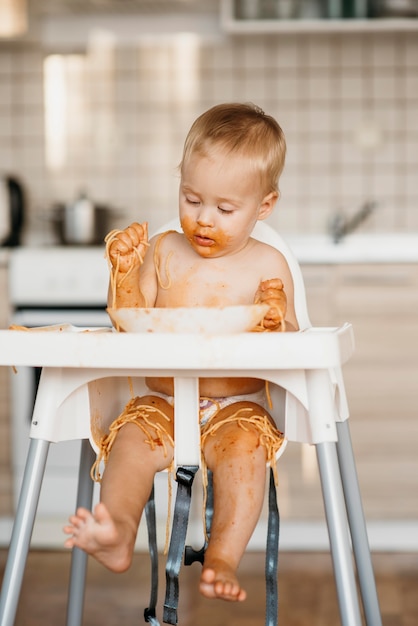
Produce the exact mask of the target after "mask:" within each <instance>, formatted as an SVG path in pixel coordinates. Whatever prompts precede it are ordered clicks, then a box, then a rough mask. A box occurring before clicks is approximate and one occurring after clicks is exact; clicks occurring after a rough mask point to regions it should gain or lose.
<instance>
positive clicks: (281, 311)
mask: <svg viewBox="0 0 418 626" xmlns="http://www.w3.org/2000/svg"><path fill="white" fill-rule="evenodd" d="M254 303H255V304H259V303H264V304H269V305H270V309H269V310H268V311H267V313H266V315H265V316H264V319H263V322H262V324H263V327H264V328H265V329H267V330H278V329H279V328H280V330H282V331H284V330H286V323H285V317H286V310H287V298H286V294H285V292H284V289H283V283H282V281H281V280H280V278H271V279H269V280H262V281H261V282H260V284H259V286H258V289H257V291H256V294H255V298H254Z"/></svg>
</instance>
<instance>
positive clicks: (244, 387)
mask: <svg viewBox="0 0 418 626" xmlns="http://www.w3.org/2000/svg"><path fill="white" fill-rule="evenodd" d="M146 382H147V385H148V387H149V389H151V390H152V391H158V392H160V393H165V394H166V395H168V396H173V395H174V383H173V379H172V378H147V379H146ZM264 384H265V383H264V380H260V379H258V378H200V379H199V390H200V395H201V396H204V397H205V398H225V397H227V396H237V395H242V394H245V393H255V392H256V391H259V390H260V389H262V388H263V387H264Z"/></svg>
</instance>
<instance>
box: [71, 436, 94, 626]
mask: <svg viewBox="0 0 418 626" xmlns="http://www.w3.org/2000/svg"><path fill="white" fill-rule="evenodd" d="M94 461H95V452H94V450H93V448H92V447H91V445H90V442H89V440H88V439H83V440H82V442H81V452H80V467H79V470H78V491H77V508H78V507H80V506H82V507H84V508H86V509H91V506H92V502H93V488H94V483H93V481H92V479H91V477H90V469H91V466H92V465H93V463H94ZM87 559H88V555H87V553H86V552H84V551H83V550H80V549H79V548H74V549H73V551H72V556H71V571H70V583H69V589H68V604H67V622H66V624H67V626H81V624H82V623H83V609H84V594H85V588H86V575H87Z"/></svg>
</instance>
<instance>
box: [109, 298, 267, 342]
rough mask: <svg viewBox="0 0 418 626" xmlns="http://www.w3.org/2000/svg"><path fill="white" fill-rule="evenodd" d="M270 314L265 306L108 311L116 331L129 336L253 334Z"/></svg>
mask: <svg viewBox="0 0 418 626" xmlns="http://www.w3.org/2000/svg"><path fill="white" fill-rule="evenodd" d="M268 310H269V306H268V305H267V304H251V305H243V306H226V307H219V308H218V307H214V308H208V307H192V308H183V307H179V308H175V309H169V308H151V309H145V308H144V309H142V308H121V309H111V308H108V309H107V312H108V314H109V317H110V319H111V320H112V322H113V324H114V325H115V327H116V328H117V329H118V330H123V331H125V332H130V333H205V334H215V335H216V334H228V333H241V332H246V331H250V330H252V329H253V328H254V327H255V326H257V324H258V323H259V322H260V321H261V320H262V319H263V317H264V315H265V314H266V313H267V311H268Z"/></svg>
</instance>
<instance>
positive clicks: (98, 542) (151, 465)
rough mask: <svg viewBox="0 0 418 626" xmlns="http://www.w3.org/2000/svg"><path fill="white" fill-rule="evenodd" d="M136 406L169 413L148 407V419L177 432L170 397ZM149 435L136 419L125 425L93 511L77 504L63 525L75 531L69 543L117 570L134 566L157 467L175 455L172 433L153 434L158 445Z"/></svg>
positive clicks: (141, 400)
mask: <svg viewBox="0 0 418 626" xmlns="http://www.w3.org/2000/svg"><path fill="white" fill-rule="evenodd" d="M135 406H138V407H142V409H143V410H144V411H145V410H146V406H152V407H155V408H156V409H158V410H159V411H161V412H162V413H163V414H165V415H166V416H167V417H169V421H166V420H164V418H163V417H162V416H161V415H160V414H159V413H158V412H156V413H153V412H152V413H149V419H150V420H152V421H153V422H154V423H155V422H157V423H159V424H161V426H162V428H163V429H164V430H165V432H167V433H168V434H169V435H170V437H171V438H172V437H173V408H172V407H171V406H170V405H169V404H168V402H166V401H165V400H163V399H162V398H158V397H155V396H144V397H142V398H139V399H138V403H137V404H136V405H135ZM147 439H148V436H147V435H146V434H145V433H144V432H143V430H141V428H139V427H138V426H137V425H136V424H135V423H126V424H125V425H124V426H122V427H121V428H120V430H119V431H118V433H117V435H116V438H115V441H114V443H113V445H112V448H111V451H110V454H109V458H108V461H107V464H106V468H105V471H104V474H103V479H102V483H101V492H100V500H101V501H100V503H99V504H98V505H97V506H96V507H95V509H94V511H93V513H91V512H90V511H88V510H86V509H78V510H77V512H76V514H75V515H73V516H71V517H70V519H69V524H68V525H67V526H66V527H65V528H64V532H65V533H66V534H68V535H70V537H69V538H68V539H67V540H66V542H65V546H66V547H67V548H73V547H75V546H76V547H78V548H81V549H83V550H85V551H86V552H87V553H88V554H91V555H92V556H94V557H95V558H96V559H97V560H98V561H99V562H100V563H102V564H103V565H105V566H106V567H108V568H109V569H111V570H112V571H115V572H122V571H125V570H126V569H128V567H129V566H130V564H131V561H132V554H133V550H134V546H135V540H136V534H137V530H138V525H139V522H140V519H141V516H142V512H143V510H144V507H145V505H146V503H147V501H148V498H149V495H150V493H151V489H152V485H153V481H154V476H155V473H156V472H158V471H162V470H163V469H165V468H166V467H168V466H169V465H170V463H171V461H172V459H173V448H172V446H171V444H170V443H169V438H168V437H166V436H164V442H163V441H162V439H161V437H160V438H156V439H154V449H152V448H151V445H150V443H149V442H148V441H147ZM163 443H165V447H164V445H163Z"/></svg>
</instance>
